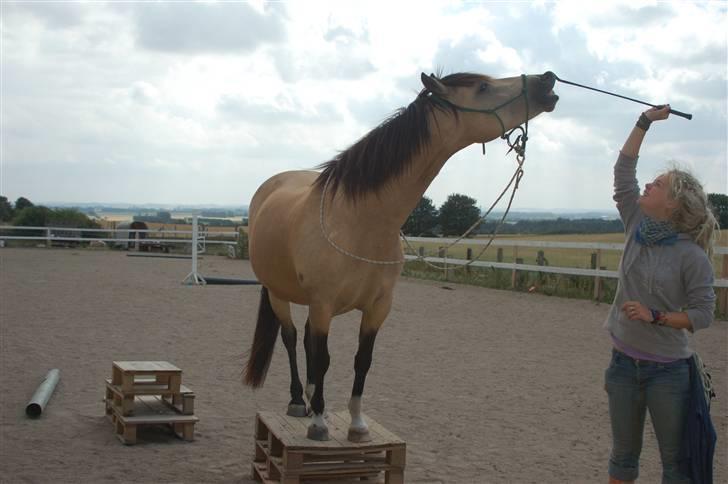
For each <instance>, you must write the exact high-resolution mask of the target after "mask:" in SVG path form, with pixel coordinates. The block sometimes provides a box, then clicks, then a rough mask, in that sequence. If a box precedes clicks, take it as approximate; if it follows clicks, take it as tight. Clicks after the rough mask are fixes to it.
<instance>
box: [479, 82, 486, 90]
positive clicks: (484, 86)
mask: <svg viewBox="0 0 728 484" xmlns="http://www.w3.org/2000/svg"><path fill="white" fill-rule="evenodd" d="M487 90H488V84H487V83H485V82H483V83H481V84H480V87H479V88H478V92H485V91H487Z"/></svg>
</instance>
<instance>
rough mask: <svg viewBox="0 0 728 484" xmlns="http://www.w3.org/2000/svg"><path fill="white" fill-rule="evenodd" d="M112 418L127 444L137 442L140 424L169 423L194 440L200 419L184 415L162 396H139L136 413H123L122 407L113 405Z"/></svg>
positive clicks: (176, 432) (117, 431) (173, 428)
mask: <svg viewBox="0 0 728 484" xmlns="http://www.w3.org/2000/svg"><path fill="white" fill-rule="evenodd" d="M111 420H112V422H113V423H114V426H115V429H116V434H117V437H119V439H120V440H121V441H122V442H123V443H125V444H129V445H131V444H135V443H136V438H137V427H138V426H139V425H158V424H166V425H169V426H170V427H171V428H172V430H174V432H175V434H176V435H177V436H179V437H181V438H183V439H184V440H187V441H191V440H194V426H195V424H196V423H197V422H198V421H199V419H198V418H197V417H195V416H194V415H182V414H180V413H179V412H177V411H175V410H173V409H171V408H169V405H167V404H166V403H165V402H164V401H163V400H162V399H161V398H160V397H157V396H139V397H136V400H135V409H134V415H131V416H129V415H123V414H122V412H121V409H120V408H118V407H116V406H112V415H111Z"/></svg>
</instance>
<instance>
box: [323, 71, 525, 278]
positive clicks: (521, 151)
mask: <svg viewBox="0 0 728 484" xmlns="http://www.w3.org/2000/svg"><path fill="white" fill-rule="evenodd" d="M521 79H522V80H523V86H522V89H521V93H520V94H519V95H518V96H516V97H515V98H513V99H511V100H509V101H507V102H505V103H503V104H502V105H500V106H498V107H497V108H495V109H493V110H474V109H468V108H462V107H461V106H457V105H455V104H452V103H450V102H449V101H447V100H445V102H447V103H448V104H450V105H451V106H453V107H454V108H455V109H459V110H461V111H474V112H482V113H484V114H492V115H493V116H495V117H496V119H497V120H498V122H499V123H500V125H501V129H502V130H503V133H502V134H501V139H503V140H505V141H506V143H507V144H508V146H509V148H510V149H509V150H508V152H507V153H506V155H508V153H510V152H511V151H515V152H516V162H517V163H518V167H517V168H516V171H515V173H513V176H512V177H511V180H510V181H509V182H508V185H506V187H505V188H504V189H503V191H502V192H501V194H500V196H498V198H497V199H496V201H495V202H493V204H492V205H491V206H490V208H489V209H488V211H487V212H486V213H485V215H483V216H482V217H480V218H478V220H477V221H476V222H475V223H474V224H473V225H471V226H470V228H468V229H467V230H466V231H465V233H463V234H462V235H461V236H460V237H458V238H457V239H455V240H454V241H452V242H451V243H450V244H448V245H447V246H446V247H445V253H446V254H447V250H448V249H449V248H450V247H452V246H453V245H455V244H457V243H458V242H460V241H461V240H462V239H464V238H465V237H467V236H468V235H469V234H470V233H471V232H472V231H473V230H475V228H476V227H478V226H479V225H480V224H481V223H483V222H484V221H485V219H486V218H487V217H488V215H489V214H490V212H491V211H492V210H493V208H494V207H495V206H496V205H497V204H498V202H499V201H500V200H501V199H502V198H503V195H505V193H506V192H507V191H508V188H509V187H510V186H511V185H513V183H514V181H515V185H513V191H512V192H511V196H510V199H509V200H508V206H507V207H506V210H505V212H504V213H503V217H501V219H500V221H499V222H498V223H497V224H496V226H495V228H494V229H493V232H492V233H491V235H490V238H489V240H488V243H487V244H486V245H485V247H483V249H482V250H481V251H480V252H479V253H478V255H477V256H476V257H475V258H473V259H470V260H469V261H468V262H467V263H466V264H463V265H459V266H456V267H454V268H453V269H459V268H463V267H468V266H470V265H471V264H472V263H473V262H475V261H476V260H478V259H479V258H480V256H481V255H483V253H485V251H486V250H487V249H488V248H489V247H490V246H491V244H492V243H493V240H495V236H496V234H497V233H498V229H499V228H500V227H501V226H502V225H503V222H504V221H505V219H506V216H507V215H508V212H509V211H510V209H511V204H512V203H513V198H514V197H515V195H516V190H518V185H519V183H520V182H521V178H523V174H524V171H523V163H524V162H525V161H526V142H527V141H528V116H529V115H530V110H529V108H530V106H529V103H528V90H527V83H526V77H525V76H524V75H522V76H521ZM521 96H523V98H524V100H525V103H526V122H525V126H526V127H525V129H524V128H523V127H521V126H516V127H515V128H513V129H512V130H510V131H509V132H508V133H506V132H505V128H504V126H505V125H504V124H503V120H502V119H501V118H500V116H498V113H497V112H496V111H497V109H499V108H501V107H503V106H505V105H506V104H509V103H511V102H512V101H514V100H516V99H517V98H519V97H521ZM517 130H520V134H518V136H517V137H516V139H515V140H514V141H511V136H512V135H513V133H514V132H516V131H517ZM483 155H485V143H483ZM329 181H331V174H329V177H328V178H327V179H326V183H325V184H324V188H323V190H322V192H321V204H320V206H319V225H320V227H321V233H322V234H323V236H324V238H325V239H326V241H327V242H328V243H329V245H331V246H332V247H333V248H334V249H336V250H337V251H338V252H340V253H341V254H343V255H346V256H348V257H351V258H352V259H356V260H359V261H362V262H366V263H369V264H376V265H397V264H404V263H405V262H406V261H405V259H404V258H402V259H399V260H374V259H368V258H366V257H361V256H358V255H356V254H352V253H351V252H349V251H348V250H346V249H344V248H343V247H340V246H339V245H338V244H337V243H336V242H334V241H333V240H331V237H329V234H328V233H327V232H326V226H325V224H324V202H325V200H326V192H327V190H328V187H329ZM399 235H400V237H401V238H402V240H403V241H404V243H405V245H406V246H407V247H408V248H409V249H410V250H411V251H412V252H413V254H414V255H415V257H416V258H417V260H420V261H422V262H424V263H425V264H427V265H428V266H430V267H432V268H434V269H439V270H451V269H450V268H448V267H447V265H445V266H439V265H436V264H433V263H431V262H430V261H428V260H426V259H425V257H423V256H421V255H419V254H417V253H416V251H415V250H414V247H412V244H410V242H409V240H407V237H406V236H405V235H404V232H402V231H400V232H399ZM445 263H446V264H447V258H446V259H445Z"/></svg>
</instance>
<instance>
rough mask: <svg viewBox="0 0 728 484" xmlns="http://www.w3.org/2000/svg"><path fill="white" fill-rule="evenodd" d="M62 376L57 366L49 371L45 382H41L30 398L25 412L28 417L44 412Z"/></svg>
mask: <svg viewBox="0 0 728 484" xmlns="http://www.w3.org/2000/svg"><path fill="white" fill-rule="evenodd" d="M60 377H61V372H60V370H58V369H57V368H54V369H53V370H51V371H49V372H48V374H47V375H46V377H45V380H43V383H41V384H40V386H39V387H38V389H37V390H36V391H35V393H34V394H33V397H32V398H31V399H30V402H28V405H27V406H26V407H25V414H26V415H27V416H28V417H33V418H37V417H40V414H41V413H42V412H43V409H44V408H45V406H46V404H47V403H48V400H49V399H50V398H51V395H53V390H55V389H56V384H57V383H58V380H59V379H60Z"/></svg>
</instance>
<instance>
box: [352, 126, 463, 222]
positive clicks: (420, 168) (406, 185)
mask: <svg viewBox="0 0 728 484" xmlns="http://www.w3.org/2000/svg"><path fill="white" fill-rule="evenodd" d="M451 122H452V121H451V120H448V119H445V120H441V119H438V125H439V127H440V129H437V128H435V129H433V132H432V134H431V137H430V141H429V143H428V144H427V145H426V146H425V147H423V149H422V150H421V152H420V153H419V154H418V155H417V156H415V157H414V158H413V159H412V163H411V164H410V166H409V169H408V170H407V171H406V172H405V173H403V174H402V176H400V177H399V178H397V179H393V180H391V181H390V182H389V183H387V186H386V187H384V188H383V189H381V190H379V191H378V192H377V193H375V194H369V195H366V196H364V197H363V198H362V199H361V200H359V201H357V202H356V204H355V207H356V210H355V211H356V213H357V216H358V217H359V220H358V221H357V223H358V224H359V226H360V227H361V228H364V227H363V226H362V225H364V224H366V225H370V227H368V229H372V227H371V225H376V229H374V230H376V231H377V232H380V234H381V235H385V234H395V235H398V234H399V229H400V228H401V227H402V225H404V223H405V222H406V221H407V217H408V216H409V214H410V213H412V210H414V208H415V207H416V206H417V204H418V203H419V202H420V199H421V198H422V196H423V195H424V193H425V191H426V190H427V188H428V187H429V186H430V184H431V183H432V181H433V180H434V179H435V177H436V176H437V174H438V173H439V172H440V170H441V169H442V167H443V166H444V165H445V163H446V162H447V160H448V159H450V157H451V156H452V155H454V154H455V153H456V152H458V151H459V150H461V149H462V148H464V147H465V146H466V145H467V143H463V142H462V141H459V140H458V139H457V138H458V137H457V135H456V130H455V126H454V125H452V126H450V125H449V124H450V123H451ZM433 124H434V123H433ZM433 124H431V126H432V125H433ZM365 221H371V222H370V223H369V224H367V223H366V222H365Z"/></svg>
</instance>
